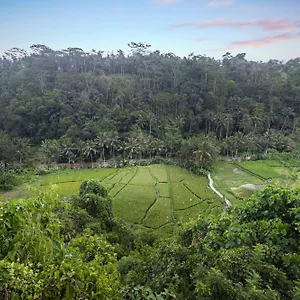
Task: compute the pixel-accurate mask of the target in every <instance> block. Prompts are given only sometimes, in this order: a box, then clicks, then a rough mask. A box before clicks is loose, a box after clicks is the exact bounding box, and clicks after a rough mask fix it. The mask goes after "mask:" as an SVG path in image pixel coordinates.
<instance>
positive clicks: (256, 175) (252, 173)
mask: <svg viewBox="0 0 300 300" xmlns="http://www.w3.org/2000/svg"><path fill="white" fill-rule="evenodd" d="M232 164H233V165H234V166H235V167H237V168H240V169H242V170H243V171H245V172H246V173H248V174H250V175H252V176H255V177H257V178H259V179H260V180H262V181H266V180H269V179H272V178H265V177H263V176H261V175H258V174H256V173H254V172H252V171H250V170H248V169H247V168H245V167H243V166H241V165H239V164H237V163H235V162H233V163H232Z"/></svg>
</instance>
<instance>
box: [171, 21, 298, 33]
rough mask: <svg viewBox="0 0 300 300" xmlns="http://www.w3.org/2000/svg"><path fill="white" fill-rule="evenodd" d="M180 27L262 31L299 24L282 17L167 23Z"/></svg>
mask: <svg viewBox="0 0 300 300" xmlns="http://www.w3.org/2000/svg"><path fill="white" fill-rule="evenodd" d="M182 27H194V28H209V27H228V28H238V29H244V28H249V27H259V28H261V29H262V30H264V31H272V30H291V29H293V28H295V27H299V24H298V23H297V22H290V21H287V20H284V19H269V20H250V21H246V22H229V21H226V20H224V19H215V20H211V21H200V22H182V23H177V24H171V25H169V29H176V28H182Z"/></svg>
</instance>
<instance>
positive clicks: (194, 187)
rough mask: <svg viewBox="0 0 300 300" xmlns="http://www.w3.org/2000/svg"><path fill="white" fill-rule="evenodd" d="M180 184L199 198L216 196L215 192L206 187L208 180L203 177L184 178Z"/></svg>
mask: <svg viewBox="0 0 300 300" xmlns="http://www.w3.org/2000/svg"><path fill="white" fill-rule="evenodd" d="M182 184H183V185H184V186H185V187H186V188H188V189H189V190H190V191H191V192H192V193H193V194H195V195H197V196H198V197H199V198H201V199H214V198H215V197H216V195H215V193H214V192H213V191H212V190H211V189H208V188H207V186H208V181H207V178H205V177H200V178H197V179H185V180H183V182H182Z"/></svg>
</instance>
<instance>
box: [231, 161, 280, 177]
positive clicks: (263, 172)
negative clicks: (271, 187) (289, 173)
mask: <svg viewBox="0 0 300 300" xmlns="http://www.w3.org/2000/svg"><path fill="white" fill-rule="evenodd" d="M237 165H238V166H240V167H241V168H243V169H245V170H247V171H249V172H251V173H253V174H254V175H258V176H260V177H262V178H263V179H265V180H267V179H270V178H279V177H280V176H281V175H280V174H279V173H277V172H276V171H275V169H274V168H273V167H270V166H269V165H268V164H266V161H264V160H256V161H244V162H240V163H237Z"/></svg>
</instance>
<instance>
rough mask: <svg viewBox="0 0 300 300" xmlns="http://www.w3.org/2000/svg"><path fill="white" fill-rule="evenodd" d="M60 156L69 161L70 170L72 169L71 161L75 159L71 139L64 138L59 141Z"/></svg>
mask: <svg viewBox="0 0 300 300" xmlns="http://www.w3.org/2000/svg"><path fill="white" fill-rule="evenodd" d="M58 143H59V149H60V155H61V156H63V157H66V158H67V159H68V164H69V169H71V160H72V159H74V158H75V155H74V144H73V143H72V140H71V139H70V138H69V137H66V136H63V137H61V138H60V139H59V140H58Z"/></svg>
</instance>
